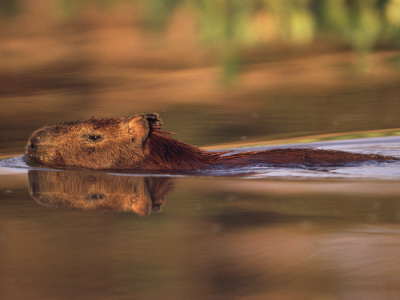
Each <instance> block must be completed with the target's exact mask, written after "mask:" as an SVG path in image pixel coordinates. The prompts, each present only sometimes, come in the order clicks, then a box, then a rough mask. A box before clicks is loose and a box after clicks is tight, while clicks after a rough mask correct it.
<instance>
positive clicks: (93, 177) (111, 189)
mask: <svg viewBox="0 0 400 300" xmlns="http://www.w3.org/2000/svg"><path fill="white" fill-rule="evenodd" d="M28 177H29V193H30V195H31V196H32V198H33V199H34V200H35V201H36V202H38V203H39V204H41V205H44V206H47V207H52V208H75V209H81V210H110V211H117V212H133V213H135V214H137V215H139V216H147V215H150V214H151V213H152V212H153V211H159V210H161V209H162V206H163V204H164V195H165V194H166V193H167V192H168V191H169V190H170V189H172V182H171V179H169V178H165V177H136V176H135V177H133V176H113V175H110V174H106V173H100V172H98V173H95V172H79V171H62V172H58V171H39V170H30V171H29V174H28Z"/></svg>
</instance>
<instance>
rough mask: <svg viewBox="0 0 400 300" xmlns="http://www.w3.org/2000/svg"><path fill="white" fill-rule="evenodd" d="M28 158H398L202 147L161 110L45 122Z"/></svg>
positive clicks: (138, 166) (91, 163)
mask: <svg viewBox="0 0 400 300" xmlns="http://www.w3.org/2000/svg"><path fill="white" fill-rule="evenodd" d="M24 160H25V161H26V163H27V164H28V165H31V166H33V165H44V166H49V167H55V168H65V167H78V168H86V169H97V170H107V169H109V170H110V169H117V170H122V169H125V170H137V171H189V170H205V169H210V168H213V167H215V166H222V167H237V166H244V165H250V164H269V165H286V166H299V165H308V166H314V165H315V166H336V165H341V164H346V163H353V162H363V161H389V160H398V159H397V158H394V157H389V156H383V155H376V154H357V153H350V152H344V151H334V150H321V149H315V148H284V149H271V150H264V151H248V152H242V153H235V154H229V152H210V151H204V150H201V149H199V148H197V147H195V146H192V145H189V144H186V143H184V142H181V141H178V140H176V139H173V138H171V136H170V133H169V132H165V131H163V130H161V120H160V119H159V117H158V115H157V114H146V115H143V114H139V115H135V116H134V117H132V118H113V119H97V118H92V119H88V120H82V121H77V122H70V123H63V124H56V125H51V126H47V127H44V128H41V129H39V130H37V131H35V132H34V133H33V134H32V136H31V137H30V138H29V141H28V145H27V147H26V153H25V156H24Z"/></svg>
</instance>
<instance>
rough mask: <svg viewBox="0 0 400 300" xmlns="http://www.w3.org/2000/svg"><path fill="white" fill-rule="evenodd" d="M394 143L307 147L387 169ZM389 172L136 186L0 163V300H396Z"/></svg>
mask: <svg viewBox="0 0 400 300" xmlns="http://www.w3.org/2000/svg"><path fill="white" fill-rule="evenodd" d="M399 141H400V139H399V138H396V137H391V138H384V139H368V140H351V141H339V142H329V143H321V144H318V145H316V146H318V147H323V148H331V149H340V150H344V149H345V150H349V151H357V152H358V151H359V152H374V153H380V154H390V155H394V156H398V155H399V154H400V151H399V147H400V142H399ZM291 146H293V145H291ZM302 146H304V145H302ZM307 146H308V145H307ZM237 151H242V150H237ZM398 167H399V164H398V163H384V164H377V163H365V164H361V165H356V166H348V167H342V168H336V169H334V168H325V169H318V168H317V169H313V168H298V169H293V168H291V169H289V168H271V167H265V166H264V167H252V168H249V169H248V170H243V169H242V170H233V171H232V170H231V171H230V172H228V173H227V172H225V173H223V171H222V170H221V171H220V172H222V173H218V172H216V173H213V174H193V175H192V176H187V175H186V176H167V175H163V176H159V175H158V176H157V175H147V176H143V174H142V175H140V174H126V173H125V174H118V173H116V172H113V173H107V172H94V171H88V170H83V171H78V170H76V171H62V170H51V169H39V168H36V169H32V168H27V167H26V166H24V164H23V162H22V161H21V160H20V157H16V158H14V159H11V160H3V161H2V162H1V168H0V170H1V175H0V228H1V229H0V243H1V251H0V263H1V265H2V268H1V269H0V282H1V285H0V293H1V298H3V299H26V298H29V299H71V298H75V299H137V298H139V299H154V298H163V299H268V298H272V299H381V298H385V299H396V298H397V297H398V295H400V288H399V286H400V285H399V284H400V279H399V278H400V276H399V275H400V272H399V268H398V267H397V265H398V264H399V263H400V261H399V256H398V249H399V247H400V202H399V201H398V199H399V195H400V185H399V183H400V182H399V179H400V178H399V175H400V173H399V172H398V171H397V170H398ZM232 176H233V177H232Z"/></svg>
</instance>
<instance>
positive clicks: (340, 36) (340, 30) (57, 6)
mask: <svg viewBox="0 0 400 300" xmlns="http://www.w3.org/2000/svg"><path fill="white" fill-rule="evenodd" d="M0 26H1V27H0V28H1V29H0V154H1V155H9V154H18V153H22V152H23V151H24V147H25V143H26V140H27V138H28V137H29V135H30V134H31V132H32V131H33V130H35V129H36V128H38V127H41V126H44V125H46V124H51V123H54V122H62V121H71V120H75V119H80V118H87V117H92V116H96V117H112V116H129V115H132V114H135V113H141V112H146V113H147V112H159V113H160V114H161V117H162V118H163V120H164V123H165V125H166V130H169V131H174V132H177V133H178V134H179V135H178V138H179V139H182V140H184V141H186V142H189V143H193V144H196V145H199V146H205V145H212V144H221V143H232V142H236V143H237V142H247V141H266V140H275V139H282V138H295V137H300V136H309V135H320V134H325V135H326V134H331V133H337V132H340V133H343V134H350V135H353V136H357V135H356V134H355V133H358V132H360V131H367V132H371V131H372V133H371V134H377V131H382V130H383V133H382V132H381V133H379V134H394V133H397V130H396V128H397V127H400V126H399V122H398V116H399V114H400V102H399V94H400V84H399V83H400V80H399V79H400V55H399V47H400V1H399V0H362V1H361V0H346V1H345V0H280V1H273V0H248V1H241V0H214V1H207V0H155V1H146V0H135V1H128V0H114V1H112V0H84V1H82V0H79V1H78V0H41V1H28V0H0Z"/></svg>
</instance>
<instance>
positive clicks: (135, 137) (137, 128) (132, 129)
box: [128, 115, 150, 145]
mask: <svg viewBox="0 0 400 300" xmlns="http://www.w3.org/2000/svg"><path fill="white" fill-rule="evenodd" d="M128 132H129V135H130V136H131V138H132V141H133V142H135V143H138V144H139V145H141V144H143V143H144V141H145V140H146V139H147V137H148V135H149V132H150V125H149V122H148V121H147V119H146V116H145V115H136V116H134V117H132V118H131V119H129V120H128Z"/></svg>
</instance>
